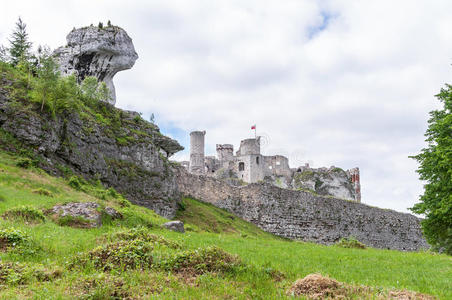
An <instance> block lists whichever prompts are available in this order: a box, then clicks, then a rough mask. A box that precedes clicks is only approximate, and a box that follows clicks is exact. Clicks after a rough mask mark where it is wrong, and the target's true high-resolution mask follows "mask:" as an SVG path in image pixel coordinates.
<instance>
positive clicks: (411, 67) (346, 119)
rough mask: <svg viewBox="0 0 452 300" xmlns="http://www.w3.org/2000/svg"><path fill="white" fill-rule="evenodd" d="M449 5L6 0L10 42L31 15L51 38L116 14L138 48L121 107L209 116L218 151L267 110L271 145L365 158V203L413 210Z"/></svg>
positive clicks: (3, 14)
mask: <svg viewBox="0 0 452 300" xmlns="http://www.w3.org/2000/svg"><path fill="white" fill-rule="evenodd" d="M451 13H452V1H450V0H446V1H435V0H426V1H416V0H407V1H403V0H399V1H394V0H390V1H386V0H379V1H364V0H363V1H351V0H349V1H340V0H338V1H327V0H326V1H313V0H296V1H291V0H279V1H266V0H255V1H247V0H239V1H233V0H228V1H212V0H206V1H201V0H182V1H169V0H162V1H149V0H147V1H134V0H129V1H112V0H108V1H98V0H96V1H93V0H91V1H84V0H76V1H68V0H65V1H61V0H57V1H22V0H15V1H7V2H6V1H5V3H2V9H1V11H0V43H3V44H7V39H8V36H9V35H10V33H11V31H12V30H13V28H14V23H15V22H16V20H17V18H18V17H19V16H21V17H22V19H23V20H24V21H25V23H27V25H28V32H29V34H30V37H31V40H32V41H33V42H34V44H35V45H38V44H46V45H49V46H50V47H52V48H56V47H58V46H61V45H64V44H65V37H66V35H67V33H68V32H69V31H70V30H71V29H72V28H73V27H81V26H85V25H89V24H91V23H93V24H97V23H98V22H99V21H103V22H104V23H106V22H107V20H111V22H112V23H113V24H115V25H119V26H121V27H123V28H124V29H125V30H126V31H127V32H128V33H129V35H130V36H131V38H132V39H133V42H134V45H135V48H136V51H137V52H138V54H139V56H140V58H139V59H138V60H137V62H136V64H135V67H134V68H133V69H132V70H128V71H124V72H121V73H118V75H117V76H116V77H115V85H116V93H117V106H118V107H120V108H124V109H130V110H136V111H139V112H142V113H143V116H144V117H145V118H149V115H150V114H151V113H154V114H155V117H156V122H157V123H158V125H159V126H160V127H161V130H162V132H163V133H165V134H167V135H170V136H172V137H173V138H176V139H177V140H178V141H179V142H180V143H181V144H182V145H184V146H186V147H187V146H188V142H189V139H188V135H189V132H190V131H191V130H194V129H199V130H206V131H207V135H206V152H207V154H214V151H215V144H216V143H231V144H234V146H235V147H236V148H237V146H238V145H239V142H240V140H241V139H244V138H247V137H251V136H252V135H253V132H252V131H251V130H250V126H251V125H253V124H256V125H257V130H258V134H261V135H263V136H264V140H265V145H264V146H265V147H263V148H264V149H263V152H264V154H283V155H286V156H288V157H289V160H290V164H291V166H292V167H296V166H298V165H301V164H304V163H305V162H309V163H310V164H311V166H314V167H322V166H331V165H335V166H338V167H342V168H344V169H348V168H352V167H355V166H359V167H360V170H361V185H362V201H363V202H364V203H367V204H370V205H373V206H378V207H384V208H391V209H395V210H398V211H402V212H406V211H407V208H408V207H411V206H412V205H413V204H414V203H415V202H416V201H417V199H418V196H419V194H420V193H421V191H422V183H421V182H419V180H418V176H417V174H416V173H415V169H416V167H417V165H416V162H415V161H413V160H411V159H409V158H408V156H409V155H413V154H416V153H418V152H419V150H420V149H421V148H422V147H423V146H424V136H423V134H424V132H425V130H426V128H427V119H428V112H429V111H430V110H432V109H435V108H437V107H438V102H437V101H436V100H435V98H434V95H435V94H436V93H438V91H439V89H440V88H441V87H442V86H444V84H445V83H452V67H451V63H452V36H451V31H450V29H451V28H452V18H451ZM187 148H188V147H187ZM187 157H188V149H187V150H185V151H183V152H181V153H179V154H177V155H176V158H177V159H186V158H187Z"/></svg>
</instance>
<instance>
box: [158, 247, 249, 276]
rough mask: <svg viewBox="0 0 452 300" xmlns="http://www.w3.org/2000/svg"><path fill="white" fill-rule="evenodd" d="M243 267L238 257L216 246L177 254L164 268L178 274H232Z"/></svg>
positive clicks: (165, 262) (165, 263)
mask: <svg viewBox="0 0 452 300" xmlns="http://www.w3.org/2000/svg"><path fill="white" fill-rule="evenodd" d="M240 265H241V262H240V259H239V258H238V256H236V255H231V254H229V253H227V252H225V251H224V250H223V249H221V248H218V247H216V246H211V247H207V248H199V249H196V250H189V251H184V252H182V253H176V255H174V256H173V257H171V258H169V259H168V260H167V261H164V262H163V265H162V267H163V268H164V269H166V270H171V271H176V272H189V273H194V274H198V275H201V274H204V273H208V272H219V273H225V272H231V271H234V269H236V268H237V267H238V266H240Z"/></svg>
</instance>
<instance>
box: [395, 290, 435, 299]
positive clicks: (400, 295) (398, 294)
mask: <svg viewBox="0 0 452 300" xmlns="http://www.w3.org/2000/svg"><path fill="white" fill-rule="evenodd" d="M388 299H397V300H433V299H436V298H435V297H433V296H430V295H425V294H421V293H417V292H412V291H389V293H388Z"/></svg>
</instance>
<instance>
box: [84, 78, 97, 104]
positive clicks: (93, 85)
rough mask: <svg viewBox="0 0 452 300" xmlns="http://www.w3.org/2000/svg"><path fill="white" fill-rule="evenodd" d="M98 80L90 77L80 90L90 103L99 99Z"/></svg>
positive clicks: (85, 80)
mask: <svg viewBox="0 0 452 300" xmlns="http://www.w3.org/2000/svg"><path fill="white" fill-rule="evenodd" d="M97 86H98V82H97V78H96V77H94V76H88V77H85V79H83V81H82V84H81V86H80V89H81V91H82V94H83V96H84V98H85V100H86V102H88V103H92V102H94V101H95V100H97V99H96V97H97Z"/></svg>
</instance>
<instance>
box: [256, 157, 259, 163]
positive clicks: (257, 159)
mask: <svg viewBox="0 0 452 300" xmlns="http://www.w3.org/2000/svg"><path fill="white" fill-rule="evenodd" d="M256 164H259V156H256Z"/></svg>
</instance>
